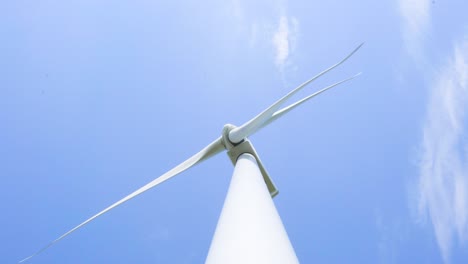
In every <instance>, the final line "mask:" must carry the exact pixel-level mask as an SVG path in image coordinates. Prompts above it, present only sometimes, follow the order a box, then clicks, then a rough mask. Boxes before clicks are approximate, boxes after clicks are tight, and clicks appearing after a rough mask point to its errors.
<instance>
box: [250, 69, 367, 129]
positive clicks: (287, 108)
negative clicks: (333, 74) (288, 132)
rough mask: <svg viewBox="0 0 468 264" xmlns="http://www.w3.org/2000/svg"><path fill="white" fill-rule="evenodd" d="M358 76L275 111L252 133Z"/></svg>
mask: <svg viewBox="0 0 468 264" xmlns="http://www.w3.org/2000/svg"><path fill="white" fill-rule="evenodd" d="M359 75H361V73H358V74H356V75H354V76H353V77H350V78H348V79H344V80H342V81H339V82H336V83H334V84H332V85H330V86H327V87H325V88H323V89H322V90H320V91H318V92H315V93H313V94H311V95H309V96H307V97H305V98H303V99H301V100H299V101H297V102H295V103H294V104H291V105H288V106H287V107H285V108H283V109H281V110H278V111H276V112H275V113H274V114H273V115H272V116H271V118H270V119H268V120H267V121H266V122H265V123H263V125H262V126H260V127H259V128H258V129H257V130H255V131H254V132H253V133H255V132H257V131H258V130H260V129H261V128H263V127H265V126H267V125H269V124H270V123H271V122H273V121H275V120H276V119H278V118H280V117H281V116H283V115H284V114H286V113H288V112H289V111H291V110H293V109H294V108H296V107H297V106H299V105H301V104H303V103H305V102H307V101H308V100H310V99H311V98H313V97H315V96H317V95H319V94H321V93H323V92H325V91H327V90H329V89H331V88H333V87H335V86H338V85H340V84H342V83H344V82H347V81H350V80H352V79H354V78H356V77H358V76H359Z"/></svg>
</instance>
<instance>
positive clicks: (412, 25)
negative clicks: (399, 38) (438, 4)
mask: <svg viewBox="0 0 468 264" xmlns="http://www.w3.org/2000/svg"><path fill="white" fill-rule="evenodd" d="M398 3H399V6H398V7H399V10H400V15H401V17H402V20H403V21H402V23H403V38H404V42H405V46H406V47H405V48H406V49H407V50H408V52H409V54H410V55H411V56H413V57H416V58H418V59H421V58H422V55H423V47H424V45H423V44H422V43H423V41H424V38H425V36H426V34H427V32H428V30H429V25H430V19H431V13H430V11H431V10H430V7H431V1H430V0H399V2H398Z"/></svg>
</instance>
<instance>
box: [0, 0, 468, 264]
mask: <svg viewBox="0 0 468 264" xmlns="http://www.w3.org/2000/svg"><path fill="white" fill-rule="evenodd" d="M467 9H468V4H467V3H466V1H462V0H455V1H427V0H414V1H409V0H399V1H360V2H359V3H356V2H349V3H348V2H344V1H296V2H292V1H291V2H290V1H256V2H255V3H252V1H242V0H232V1H224V2H220V1H204V2H202V3H200V2H199V1H185V2H183V1H128V2H125V1H66V2H64V1H10V2H8V1H4V2H2V3H0V32H1V34H0V36H1V37H0V38H1V41H0V55H1V56H0V58H1V59H0V72H1V74H0V95H1V96H0V123H1V124H2V129H1V130H0V146H1V147H0V175H1V177H2V179H3V184H2V186H3V188H2V189H3V190H2V192H1V193H0V198H1V199H0V208H1V210H2V217H0V224H1V225H0V226H2V231H1V234H2V236H1V239H0V241H1V244H2V245H1V250H0V262H1V263H15V262H16V261H18V260H20V259H22V258H24V257H26V256H28V255H29V254H31V253H33V252H34V251H36V250H37V249H39V248H40V247H42V246H43V245H45V244H47V243H48V242H49V241H51V240H53V239H55V238H56V237H58V236H59V235H61V234H63V233H64V232H66V231H67V230H69V229H70V228H72V227H74V226H76V225H77V224H79V223H80V222H82V221H83V220H85V219H87V218H88V217H90V216H91V215H93V214H95V213H97V212H99V211H100V210H102V209H103V208H105V207H107V206H108V205H110V204H111V203H113V202H115V201H116V200H118V199H120V198H121V197H123V196H125V195H127V194H128V193H130V192H132V191H134V190H135V189H137V188H139V187H140V186H142V185H144V184H146V183H147V182H149V181H151V180H152V179H154V178H156V177H157V176H159V175H161V174H162V173H164V172H165V171H167V170H169V169H170V168H172V167H173V166H175V165H177V164H178V163H180V162H182V161H183V160H185V159H186V158H188V157H189V156H191V155H192V154H194V153H196V152H198V151H199V150H200V149H201V148H203V147H204V146H205V145H206V144H208V143H210V142H211V141H212V140H213V139H215V138H216V137H218V136H219V135H220V133H221V130H222V127H223V125H224V124H225V123H233V124H237V125H240V124H242V123H243V122H245V121H247V120H249V119H250V118H251V117H253V116H254V115H255V114H257V113H258V112H260V111H261V110H263V109H264V108H265V107H267V106H268V105H269V104H271V103H272V102H274V101H275V100H276V99H278V98H280V97H281V96H282V95H284V94H285V93H287V92H288V91H289V90H291V89H292V88H294V87H296V86H297V85H298V84H300V83H302V82H303V81H305V80H306V79H308V78H310V77H311V76H313V75H314V74H316V73H318V72H319V71H321V70H323V69H325V68H327V67H328V66H330V65H332V64H334V63H335V62H337V61H338V60H340V59H341V58H342V57H343V56H345V55H346V54H347V53H348V52H350V51H351V50H352V49H353V48H354V47H356V46H357V45H358V44H359V43H361V42H363V41H365V43H366V44H365V45H364V47H363V48H362V49H361V50H360V51H359V52H358V53H357V54H356V55H355V56H354V57H352V58H351V59H350V60H349V61H348V62H346V63H345V64H344V65H342V66H341V67H340V68H339V69H336V70H334V71H333V72H332V73H329V74H327V75H326V76H324V77H323V79H320V80H318V81H317V82H316V83H314V84H313V85H311V86H310V87H309V88H307V89H305V90H306V91H304V92H303V93H301V96H298V97H297V98H296V99H300V98H301V97H303V96H305V95H308V94H310V93H312V92H313V91H316V90H318V89H319V88H322V87H324V86H326V85H328V84H331V83H333V82H335V81H338V80H341V79H344V78H346V77H349V76H351V75H353V74H355V73H357V72H361V71H362V72H363V75H361V76H360V77H359V78H357V79H355V80H353V81H352V82H350V83H347V84H345V85H343V86H340V87H337V88H336V89H334V90H331V91H329V92H327V93H325V94H323V95H321V96H319V97H317V98H315V99H314V100H312V101H311V102H309V103H308V104H306V105H304V106H301V107H300V108H298V109H296V110H294V111H293V112H291V113H290V114H288V115H287V116H285V117H284V118H282V119H280V120H278V121H276V122H275V123H273V124H272V125H270V126H268V127H267V128H265V129H263V130H262V131H261V132H259V133H257V134H256V135H254V136H252V137H251V138H250V139H251V141H252V143H253V144H254V145H255V147H256V149H257V152H258V153H259V154H260V156H261V158H262V161H263V163H264V165H265V166H266V168H267V170H268V171H269V173H270V176H271V177H272V178H273V179H274V181H275V183H276V184H277V186H278V188H279V190H280V194H279V195H278V196H277V197H276V198H275V199H274V201H275V204H276V206H277V209H278V211H279V213H280V215H281V217H282V220H283V223H284V225H285V227H286V229H287V231H288V234H289V237H290V240H291V242H292V244H293V246H294V248H295V250H296V254H297V256H298V258H299V260H300V261H301V262H302V263H348V262H354V263H466V262H467V261H468V253H467V252H468V247H467V243H468V209H467V208H468V166H467V164H468V160H467V159H468V155H467V153H468V141H467V136H466V126H467V125H468V116H467V113H468V107H467V106H468V20H467V18H466V11H465V10H467ZM232 171H233V167H232V165H231V164H230V161H229V159H228V157H227V156H226V155H225V154H221V155H218V156H216V157H214V158H212V159H210V160H208V161H206V162H204V163H202V164H200V165H199V166H196V167H194V168H193V169H191V170H189V171H187V172H184V173H183V174H181V175H179V176H178V177H176V178H174V179H172V180H170V181H169V182H167V183H164V184H163V185H161V186H158V187H157V188H155V189H152V190H150V191H148V192H147V193H145V194H143V195H141V196H139V197H137V198H135V199H134V200H132V201H130V202H128V203H126V204H124V205H122V206H121V207H119V208H117V209H115V210H113V211H112V212H110V213H108V214H106V215H104V216H102V217H101V218H99V219H98V220H96V221H95V222H93V223H92V224H89V225H88V226H86V227H85V228H83V229H81V230H79V231H78V232H75V233H73V234H72V235H71V236H69V237H67V238H66V239H64V240H63V241H61V242H60V243H58V244H56V245H55V246H54V247H52V248H50V249H49V250H48V251H46V252H44V253H42V254H41V255H39V256H37V257H35V258H34V259H32V261H31V262H30V263H202V262H203V261H204V259H205V257H206V254H207V252H208V248H209V245H210V242H211V238H212V235H213V233H214V230H215V227H216V222H217V219H218V216H219V214H220V212H221V208H222V204H223V200H224V197H225V194H226V191H227V188H228V185H229V180H230V177H231V174H232Z"/></svg>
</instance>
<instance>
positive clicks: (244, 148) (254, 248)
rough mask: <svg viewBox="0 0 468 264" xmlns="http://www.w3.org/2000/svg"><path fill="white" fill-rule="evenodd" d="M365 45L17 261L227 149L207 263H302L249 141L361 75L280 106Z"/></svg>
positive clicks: (274, 188)
mask: <svg viewBox="0 0 468 264" xmlns="http://www.w3.org/2000/svg"><path fill="white" fill-rule="evenodd" d="M363 44H364V43H361V44H360V45H359V46H357V47H356V48H355V49H354V50H353V51H352V52H351V53H350V54H348V55H347V56H346V57H345V58H344V59H342V60H341V61H340V62H338V63H336V64H334V65H333V66H331V67H329V68H328V69H326V70H324V71H322V72H321V73H319V74H317V75H316V76H314V77H313V78H311V79H309V80H308V81H306V82H304V83H303V84H301V85H300V86H298V87H297V88H295V89H294V90H292V91H291V92H289V93H288V94H286V95H285V96H284V97H282V98H281V99H279V100H278V101H276V102H275V103H274V104H272V105H271V106H270V107H268V108H267V109H265V110H264V111H263V112H261V113H260V114H258V115H257V116H255V117H254V118H252V119H251V120H249V121H247V122H246V123H244V124H243V125H241V126H239V127H236V126H234V125H230V124H227V125H225V126H224V127H223V130H222V135H221V136H220V137H218V138H217V139H215V140H214V141H213V142H211V143H210V144H209V145H208V146H206V147H205V148H203V149H202V150H201V151H200V152H198V153H197V154H195V155H193V156H192V157H190V158H189V159H187V160H185V161H184V162H182V163H181V164H179V165H177V166H176V167H174V168H172V169H171V170H169V171H168V172H166V173H164V174H163V175H161V176H160V177H158V178H156V179H154V180H153V181H151V182H149V183H148V184H146V185H144V186H143V187H141V188H140V189H138V190H136V191H134V192H133V193H131V194H129V195H127V196H125V197H124V198H122V199H120V200H119V201H117V202H115V203H114V204H112V205H110V206H109V207H107V208H105V209H104V210H102V211H100V212H99V213H97V214H95V215H94V216H92V217H90V218H89V219H87V220H86V221H84V222H82V223H81V224H79V225H77V226H76V227H74V228H72V229H71V230H69V231H68V232H66V233H64V234H63V235H61V236H60V237H58V238H57V239H55V240H53V241H52V242H50V243H49V244H47V245H46V246H44V247H43V248H41V249H40V250H38V251H37V252H35V253H34V254H32V255H30V256H29V257H27V258H25V259H23V260H21V261H19V263H22V262H25V261H27V260H29V259H31V258H32V257H34V256H36V255H38V254H40V253H41V252H43V251H44V250H46V249H48V248H49V247H50V246H52V245H53V244H55V243H57V242H58V241H60V240H62V239H63V238H65V237H66V236H68V235H70V234H71V233H73V232H75V231H76V230H78V229H80V228H81V227H83V226H85V225H86V224H88V223H90V222H91V221H93V220H95V219H96V218H98V217H99V216H101V215H103V214H105V213H107V212H109V211H110V210H112V209H114V208H115V207H117V206H119V205H121V204H123V203H125V202H127V201H129V200H130V199H132V198H134V197H136V196H138V195H140V194H142V193H144V192H146V191H148V190H149V189H151V188H153V187H155V186H157V185H159V184H161V183H163V182H165V181H167V180H169V179H170V178H172V177H174V176H176V175H178V174H179V173H181V172H183V171H185V170H187V169H189V168H191V167H192V166H194V165H196V164H198V163H200V162H202V161H204V160H207V159H208V158H210V157H212V156H214V155H216V154H218V153H220V152H222V151H223V150H227V154H228V156H229V158H230V159H231V161H232V163H233V164H234V166H235V168H234V173H233V177H232V179H231V183H230V186H229V190H228V193H227V196H226V199H225V202H224V205H223V209H222V212H221V216H220V218H219V221H218V225H217V227H216V231H215V234H214V237H213V240H212V243H211V246H210V249H209V252H208V256H207V259H206V263H208V264H212V263H299V261H298V259H297V257H296V254H295V252H294V249H293V247H292V245H291V243H290V241H289V238H288V235H287V233H286V230H285V229H284V226H283V224H282V222H281V219H280V217H279V214H278V212H277V210H276V208H275V205H274V203H273V200H272V198H273V197H274V196H276V195H277V194H278V190H277V188H276V186H275V184H274V183H273V181H272V180H271V178H270V176H269V175H268V173H267V171H266V170H265V168H264V166H263V164H262V162H261V160H260V158H259V156H258V154H257V152H256V151H255V149H254V147H253V146H252V144H251V143H250V141H249V140H248V137H249V136H250V135H252V134H254V133H255V132H257V131H258V130H260V129H262V128H263V127H265V126H267V125H269V124H270V123H271V122H273V121H275V120H276V119H278V118H280V117H281V116H283V115H285V114H287V113H288V112H289V111H291V110H292V109H294V108H296V107H297V106H299V105H301V104H303V103H304V102H306V101H308V100H309V99H311V98H313V97H315V96H317V95H319V94H321V93H323V92H325V91H326V90H329V89H331V88H333V87H335V86H337V85H339V84H342V83H344V82H346V81H349V80H351V79H353V78H355V77H356V76H358V75H359V73H358V74H356V75H354V76H352V77H350V78H347V79H344V80H342V81H339V82H337V83H334V84H332V85H330V86H328V87H325V88H323V89H321V90H319V91H318V92H315V93H313V94H311V95H309V96H307V97H305V98H303V99H301V100H299V101H297V102H295V103H293V104H290V105H288V106H286V107H284V108H281V106H282V105H283V104H284V103H285V102H286V101H287V100H288V99H290V98H291V97H292V96H293V95H295V94H296V93H297V92H299V91H300V90H302V89H303V88H304V87H305V86H307V85H308V84H310V83H311V82H313V81H314V80H316V79H318V78H319V77H321V76H322V75H324V74H325V73H327V72H329V71H331V70H333V69H334V68H336V67H338V66H339V65H341V64H342V63H344V62H345V61H346V60H347V59H349V58H350V57H351V56H352V55H353V54H354V53H355V52H356V51H357V50H359V48H361V46H362V45H363Z"/></svg>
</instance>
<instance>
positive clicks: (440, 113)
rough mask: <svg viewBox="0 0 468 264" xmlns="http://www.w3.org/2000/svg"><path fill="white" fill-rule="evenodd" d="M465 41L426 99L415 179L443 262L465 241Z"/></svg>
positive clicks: (467, 59) (422, 210)
mask: <svg viewBox="0 0 468 264" xmlns="http://www.w3.org/2000/svg"><path fill="white" fill-rule="evenodd" d="M467 121H468V39H466V40H464V42H462V43H461V45H457V46H456V47H455V52H454V55H453V58H452V59H451V61H450V62H449V63H448V64H447V65H446V66H445V67H444V68H443V69H441V71H440V72H439V74H438V76H437V78H436V80H435V84H434V86H433V88H432V91H431V94H430V100H429V103H428V109H427V117H426V120H425V124H424V127H423V140H422V143H421V148H422V153H421V155H422V160H421V164H420V175H419V178H418V198H419V200H418V202H419V204H418V206H419V213H420V216H423V217H429V219H430V221H431V223H432V225H433V228H434V232H435V236H436V239H437V243H438V245H439V248H440V250H441V253H442V256H443V259H444V261H445V262H446V263H447V262H449V260H450V252H451V249H452V244H453V243H454V242H455V241H457V239H458V242H460V243H463V242H465V241H467V240H468V139H467V138H466V136H465V133H466V131H465V130H466V128H467V124H468V122H467Z"/></svg>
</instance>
